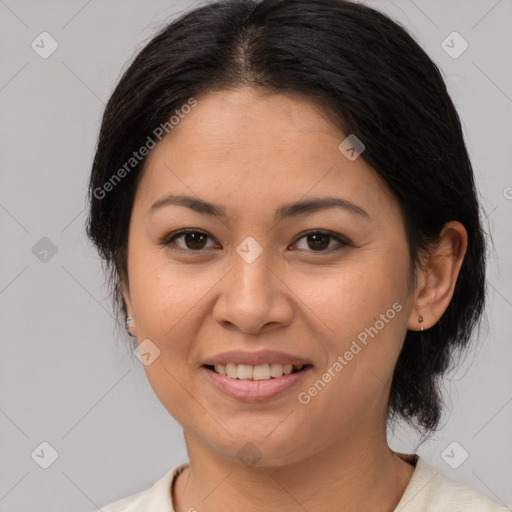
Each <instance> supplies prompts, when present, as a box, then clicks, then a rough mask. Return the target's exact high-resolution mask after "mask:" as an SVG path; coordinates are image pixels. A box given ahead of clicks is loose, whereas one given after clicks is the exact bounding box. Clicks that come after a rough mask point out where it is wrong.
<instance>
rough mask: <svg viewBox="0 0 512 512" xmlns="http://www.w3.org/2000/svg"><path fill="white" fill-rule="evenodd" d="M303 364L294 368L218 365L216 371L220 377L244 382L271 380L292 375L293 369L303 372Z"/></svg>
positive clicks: (281, 365)
mask: <svg viewBox="0 0 512 512" xmlns="http://www.w3.org/2000/svg"><path fill="white" fill-rule="evenodd" d="M303 367H304V365H303V364H301V365H299V366H292V365H291V364H279V363H272V364H259V365H257V366H252V365H250V364H234V363H228V364H216V365H215V366H214V368H215V371H216V372H217V373H218V374H219V375H224V376H225V377H229V378H231V379H244V380H269V379H270V378H277V377H282V376H283V374H284V375H289V374H290V373H292V371H293V369H295V370H302V368H303Z"/></svg>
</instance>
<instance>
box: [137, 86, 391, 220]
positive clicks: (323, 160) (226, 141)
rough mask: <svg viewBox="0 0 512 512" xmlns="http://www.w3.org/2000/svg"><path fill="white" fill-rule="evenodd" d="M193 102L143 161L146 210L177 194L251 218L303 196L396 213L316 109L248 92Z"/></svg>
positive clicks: (294, 98) (289, 98)
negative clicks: (249, 213) (228, 207)
mask: <svg viewBox="0 0 512 512" xmlns="http://www.w3.org/2000/svg"><path fill="white" fill-rule="evenodd" d="M196 100H197V105H196V106H195V107H194V108H193V109H191V111H190V113H188V114H187V115H184V116H183V118H182V119H180V122H179V124H177V125H176V126H175V127H174V128H173V130H172V131H171V132H170V133H169V135H167V136H166V137H165V138H164V139H163V140H162V142H160V143H159V144H158V145H157V147H156V148H155V149H153V150H152V151H151V152H150V154H149V155H148V157H147V160H146V163H145V168H144V175H143V177H142V180H141V182H140V185H139V190H138V192H137V196H138V202H143V203H144V204H145V206H146V207H148V205H149V203H150V202H153V201H156V200H157V199H159V198H160V197H161V196H163V195H165V193H166V192H179V193H187V194H188V195H190V194H191V193H192V195H197V196H199V197H201V198H204V199H209V200H213V199H214V198H215V200H216V202H220V203H224V204H226V205H231V206H232V208H233V209H236V208H237V207H238V206H240V205H241V204H243V206H244V209H245V211H246V212H247V211H249V210H254V213H256V212H257V211H261V209H262V208H265V207H267V205H268V204H270V203H271V202H275V203H281V202H283V200H284V199H285V198H286V201H289V200H291V199H293V200H299V199H301V198H304V197H307V196H308V195H311V196H315V197H318V196H322V195H330V196H332V195H338V196H340V197H345V198H347V199H349V200H353V201H355V202H359V203H362V204H365V205H367V209H368V210H371V209H373V210H374V211H375V210H380V211H382V210H383V209H386V210H389V209H391V210H396V209H397V203H396V201H395V199H394V197H393V196H392V194H391V193H390V192H389V190H388V189H387V187H386V186H385V185H384V184H383V182H382V181H381V180H380V179H379V178H378V176H377V175H376V174H375V172H373V170H372V169H371V168H370V167H369V166H368V165H367V164H366V162H365V161H364V160H363V159H362V158H357V159H356V160H354V161H351V160H349V159H347V158H346V157H345V156H344V155H343V154H342V153H341V152H340V150H339V145H340V143H341V142H342V141H343V140H344V139H345V138H346V134H344V133H343V132H342V131H341V130H340V128H339V127H337V126H336V125H335V124H334V123H333V122H332V121H330V120H329V116H328V115H326V113H325V111H324V110H322V108H321V107H320V106H319V105H318V104H316V103H314V102H313V101H309V100H307V99H305V98H302V97H300V96H298V95H291V94H288V93H286V94H285V93H270V92H268V91H265V92H262V91H260V90H255V89H252V88H240V89H235V90H227V91H216V92H210V93H208V94H205V95H202V96H200V97H197V98H196ZM395 213H396V212H395Z"/></svg>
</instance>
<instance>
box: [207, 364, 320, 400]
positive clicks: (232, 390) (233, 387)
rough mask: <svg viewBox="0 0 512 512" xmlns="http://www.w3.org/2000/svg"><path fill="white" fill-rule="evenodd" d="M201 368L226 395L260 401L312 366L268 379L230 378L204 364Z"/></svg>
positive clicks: (298, 377)
mask: <svg viewBox="0 0 512 512" xmlns="http://www.w3.org/2000/svg"><path fill="white" fill-rule="evenodd" d="M202 369H203V370H204V371H205V372H206V374H207V376H208V377H209V378H210V379H211V382H213V384H214V385H215V386H217V388H218V389H220V390H221V391H222V392H223V393H225V394H226V395H228V396H230V397H232V398H236V399H238V400H242V401H244V402H262V401H264V400H269V399H270V398H273V397H275V396H277V395H279V394H280V393H283V392H284V391H285V390H287V389H290V388H291V387H292V386H293V385H295V384H296V383H297V382H299V381H300V380H301V379H303V378H304V376H305V375H307V374H309V373H310V371H311V370H312V369H313V367H312V366H308V367H307V368H305V369H304V370H301V371H300V372H296V373H290V374H289V375H283V376H282V377H275V378H272V379H268V380H244V379H232V378H230V377H225V376H224V375H219V374H218V373H215V372H214V371H213V370H210V369H208V368H206V367H204V366H203V367H202Z"/></svg>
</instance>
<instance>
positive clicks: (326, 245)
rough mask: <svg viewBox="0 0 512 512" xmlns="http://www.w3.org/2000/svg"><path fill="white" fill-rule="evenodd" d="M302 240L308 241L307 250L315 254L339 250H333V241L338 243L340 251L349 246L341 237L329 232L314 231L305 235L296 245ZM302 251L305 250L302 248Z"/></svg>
mask: <svg viewBox="0 0 512 512" xmlns="http://www.w3.org/2000/svg"><path fill="white" fill-rule="evenodd" d="M302 239H306V248H305V250H310V251H313V252H330V251H331V250H336V249H337V248H336V247H334V248H333V247H332V245H331V242H332V241H333V240H336V241H337V242H338V246H339V247H338V249H341V248H343V247H344V246H346V245H348V242H346V241H345V240H343V239H342V238H341V237H339V236H336V235H334V234H333V233H330V232H328V231H312V232H311V233H307V234H306V235H304V236H303V237H302V238H300V239H299V240H298V241H297V242H296V243H298V242H299V241H300V240H302ZM302 249H304V247H303V248H301V250H302Z"/></svg>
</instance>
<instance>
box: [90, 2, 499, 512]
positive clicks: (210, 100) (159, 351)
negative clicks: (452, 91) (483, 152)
mask: <svg viewBox="0 0 512 512" xmlns="http://www.w3.org/2000/svg"><path fill="white" fill-rule="evenodd" d="M90 202H91V208H90V217H89V224H88V234H89V236H90V238H91V239H92V240H93V241H94V243H95V244H96V245H97V247H98V249H99V251H100V254H101V255H102V257H103V258H104V259H105V260H106V262H107V264H108V265H109V266H110V270H111V278H112V281H111V282H112V285H113V290H114V294H115V303H116V305H117V307H118V312H120V313H121V312H122V314H123V315H124V317H125V318H126V326H127V329H128V331H129V333H130V334H131V335H132V336H134V337H136V339H137V343H138V347H139V355H140V358H141V361H142V362H143V363H144V368H145V371H146V373H147V376H148V379H149V382H150V383H151V386H152V388H153V390H154V391H155V393H156V395H157V396H158V398H159V399H160V401H161V402H162V404H163V405H164V407H165V408H166V409H167V410H168V411H169V413H170V414H171V415H172V416H173V417H174V418H175V419H176V420H177V421H178V422H179V423H180V424H181V425H182V427H183V430H184V436H185V441H186V445H187V451H188V455H189V459H190V460H189V462H186V463H183V464H181V465H179V466H176V467H174V468H172V469H171V470H170V471H169V472H168V473H167V474H166V475H164V476H163V477H162V478H161V479H160V480H159V481H158V482H156V483H155V485H154V486H153V487H152V488H151V489H148V490H146V491H143V492H140V493H137V494H135V495H133V496H129V497H127V498H125V499H123V500H120V501H117V502H115V503H113V504H110V505H108V506H106V507H103V508H102V510H103V511H104V512H118V511H119V512H120V511H123V512H128V511H139V510H140V511H159V512H164V511H165V512H170V511H175V512H185V511H189V512H190V511H195V510H197V511H199V512H203V511H204V512H209V511H220V510H222V511H223V512H230V511H234V510H251V511H256V510H258V511H259V510H261V511H267V510H280V511H295V510H307V511H309V512H312V511H318V510H344V511H358V512H361V511H367V510H368V511H370V510H371V511H372V512H376V511H383V512H384V511H393V510H396V511H398V510H400V511H414V512H421V511H427V510H429V511H431V510H435V511H436V512H438V511H439V512H441V511H450V512H453V511H462V510H463V511H465V512H466V511H469V510H475V511H476V510H478V511H479V512H482V511H498V510H504V509H503V508H502V507H500V506H498V505H497V504H495V503H493V502H492V501H491V500H489V499H488V498H486V497H485V496H483V495H481V494H479V493H477V492H476V491H475V490H472V489H470V488H468V487H465V486H463V485H461V484H458V483H456V482H454V481H452V480H450V479H448V478H447V477H445V476H444V475H442V474H439V473H437V472H436V471H435V470H434V468H433V467H432V466H430V465H429V464H428V463H427V462H426V461H425V460H423V459H422V458H421V457H419V456H418V455H416V454H400V453H396V452H394V451H393V450H391V449H390V448H389V446H388V443H387V439H386V426H387V425H388V424H389V423H390V422H393V421H396V420H397V419H400V418H401V419H403V420H405V421H407V422H408V423H410V424H411V425H413V426H415V427H416V428H417V429H418V430H419V431H421V432H422V433H423V434H424V435H427V434H429V433H431V432H433V431H435V429H436V427H437V426H438V424H439V420H440V417H441V413H442V409H441V399H440V393H439V389H438V385H439V378H440V377H441V376H442V375H443V373H444V372H445V371H446V369H447V368H448V366H449V364H450V362H451V356H452V354H453V352H454V351H455V350H457V349H459V350H460V349H463V348H466V347H467V345H468V341H469V338H470V335H471V332H472V330H473V328H474V327H475V325H476V324H477V323H478V321H479V319H480V315H481V313H482V309H483V304H484V291H485V272H484V269H485V261H484V252H485V241H484V238H483V234H482V228H481V224H480V212H479V205H478V202H477V199H476V192H475V186H474V181H473V173H472V168H471V163H470V161H469V158H468V154H467V151H466V147H465V144H464V140H463V135H462V131H461V126H460V122H459V117H458V115H457V113H456V111H455V108H454V106H453V103H452V101H451V99H450V97H449V96H448V94H447V92H446V87H445V84H444V82H443V80H442V77H441V75H440V73H439V71H438V69H437V67H436V66H435V65H434V64H433V63H432V61H431V60H430V59H429V57H428V56H427V55H426V53H425V52H424V51H423V50H422V49H421V48H420V47H419V46H418V45H417V44H416V43H415V42H414V41H413V39H412V38H411V37H410V36H409V35H408V34H407V33H406V31H405V30H404V29H403V28H402V27H400V26H399V25H397V24H396V23H395V22H393V21H391V20H390V19H389V18H387V17H386V16H384V15H383V14H381V13H379V12H378V11H376V10H373V9H371V8H369V7H366V6H363V5H360V4H356V3H352V2H347V1H343V0H262V1H256V0H221V1H218V2H214V3H211V4H209V5H207V6H204V7H200V8H197V9H195V10H192V11H191V12H189V13H187V14H185V15H184V16H182V17H181V18H180V19H178V20H175V21H173V22H172V23H171V24H169V25H168V26H166V27H165V28H164V29H163V30H162V31H161V32H160V33H159V34H158V35H157V36H156V37H155V38H153V39H152V40H151V41H150V42H149V43H148V44H147V45H146V47H145V48H144V49H143V50H142V51H141V52H140V53H139V54H138V56H137V57H136V58H135V60H134V61H133V63H132V64H131V65H130V67H129V68H128V69H127V71H126V72H125V73H124V75H123V77H122V78H121V80H120V82H119V84H118V85H117V87H116V89H115V91H114V93H113V95H112V97H111V99H110V101H109V103H108V105H107V107H106V111H105V114H104V118H103V123H102V127H101V133H100V137H99V142H98V147H97V152H96V156H95V160H94V166H93V169H92V175H91V182H90Z"/></svg>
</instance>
